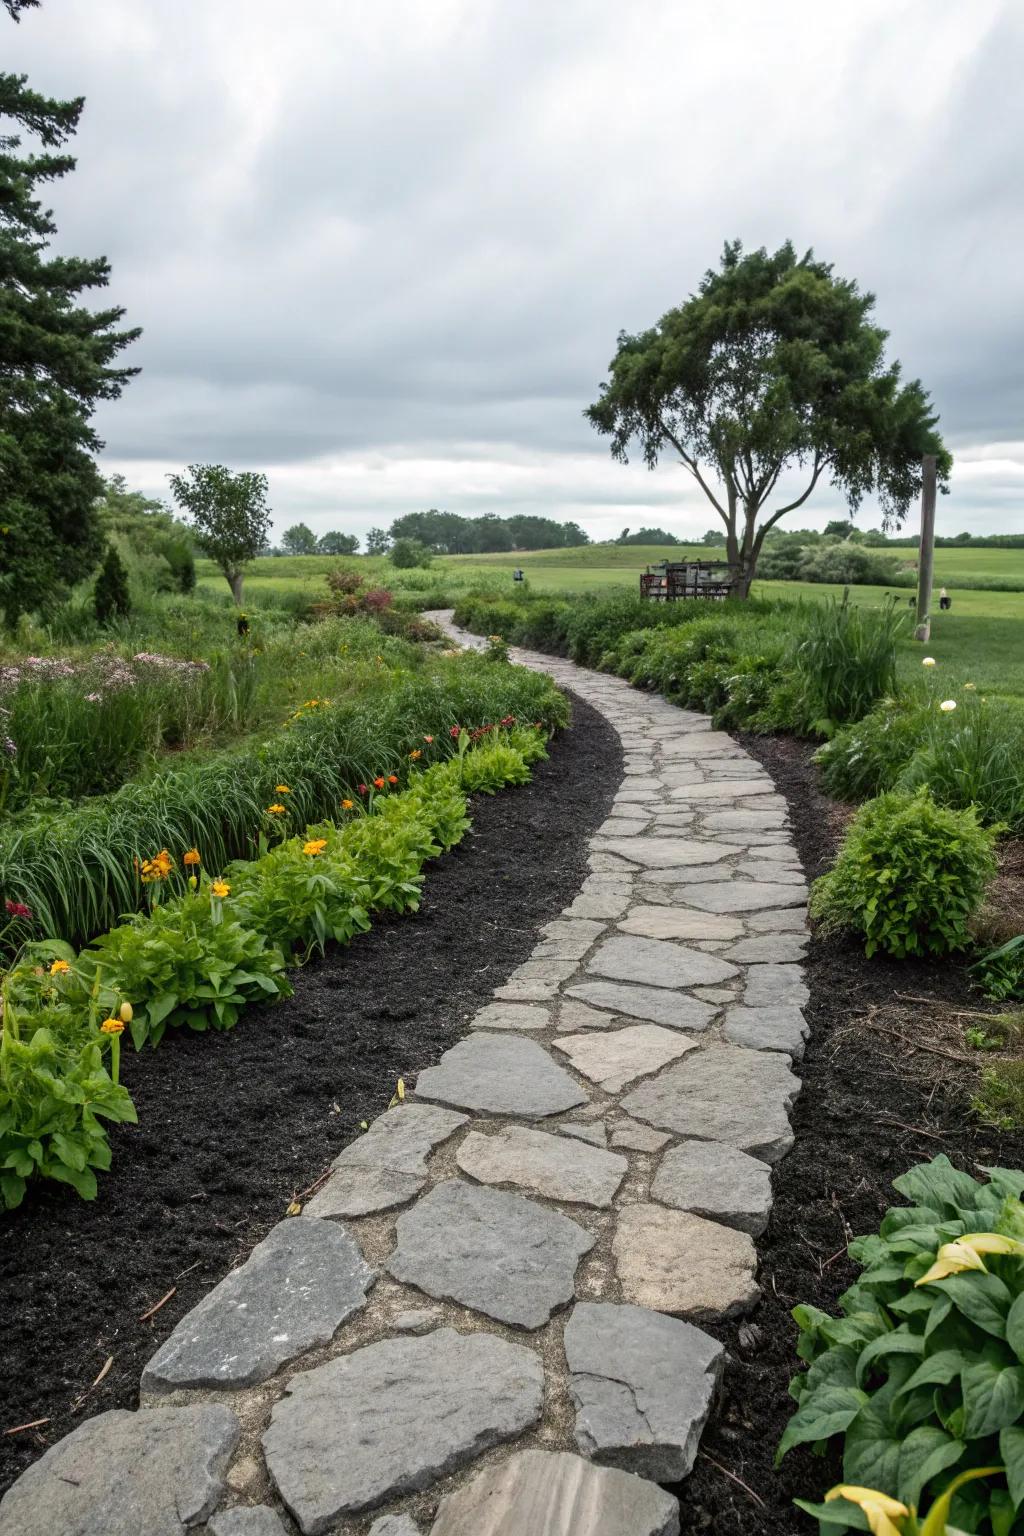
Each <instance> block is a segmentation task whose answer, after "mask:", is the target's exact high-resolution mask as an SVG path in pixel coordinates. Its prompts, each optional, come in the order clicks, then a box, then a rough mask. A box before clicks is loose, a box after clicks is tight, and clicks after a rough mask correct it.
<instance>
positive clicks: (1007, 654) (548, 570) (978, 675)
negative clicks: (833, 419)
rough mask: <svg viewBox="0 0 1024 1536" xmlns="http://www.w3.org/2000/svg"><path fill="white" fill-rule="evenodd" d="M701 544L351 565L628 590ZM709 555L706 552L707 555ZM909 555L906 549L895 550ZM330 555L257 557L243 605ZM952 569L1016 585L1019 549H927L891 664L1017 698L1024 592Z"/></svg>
mask: <svg viewBox="0 0 1024 1536" xmlns="http://www.w3.org/2000/svg"><path fill="white" fill-rule="evenodd" d="M707 553H708V551H707V550H706V549H704V548H702V547H701V546H698V545H689V546H682V545H680V546H675V547H664V546H629V545H626V546H617V545H585V546H583V547H582V548H580V549H546V550H539V551H536V552H535V553H532V554H531V553H523V554H498V555H452V556H446V557H439V558H437V559H435V560H434V562H433V564H432V565H431V567H430V570H429V573H428V572H424V571H414V572H404V571H396V570H395V569H394V568H393V566H391V565H390V563H389V562H388V561H387V560H386V559H383V558H372V559H371V558H369V557H367V556H361V557H359V558H358V560H357V561H356V562H355V563H357V564H358V565H359V566H361V567H363V568H364V569H365V570H366V571H367V573H368V574H370V575H371V576H373V578H374V579H376V580H380V581H381V582H382V583H383V582H387V584H388V585H390V586H393V587H401V586H403V585H404V584H405V582H406V580H407V579H409V581H410V584H415V585H417V586H419V587H422V586H423V585H425V584H426V579H427V578H428V576H429V578H430V580H432V581H436V583H437V585H438V586H443V585H445V584H446V583H448V584H450V585H451V586H452V587H458V588H461V589H463V590H466V589H468V588H469V587H471V586H473V585H474V583H475V582H478V581H483V582H485V583H486V584H487V585H488V586H493V585H496V584H498V585H500V586H502V587H507V590H508V592H509V594H510V595H511V593H512V592H513V590H514V588H513V584H512V571H513V570H514V569H515V567H516V566H517V565H518V566H521V567H522V569H523V571H524V572H525V574H526V578H527V582H528V586H529V590H531V591H533V592H551V593H555V592H564V593H567V594H568V593H580V592H600V591H609V590H611V589H612V588H614V587H623V588H626V589H627V590H630V589H631V590H634V591H635V590H636V587H637V584H638V581H639V577H640V572H641V571H642V570H644V568H645V567H646V566H647V565H648V564H649V563H652V562H654V561H657V560H663V559H665V558H666V557H671V558H672V559H693V558H695V557H696V556H697V555H698V554H699V555H706V554H707ZM712 553H714V552H712ZM897 553H899V554H900V555H906V556H907V559H908V561H912V560H913V558H914V553H915V552H914V551H913V550H900V551H897ZM336 563H337V562H336V561H335V560H334V559H332V558H331V557H329V556H326V555H295V556H282V557H280V558H268V559H263V560H257V561H255V562H254V564H253V565H252V566H251V567H250V569H249V572H248V574H247V576H246V596H247V599H248V601H250V602H258V601H259V600H260V599H261V598H263V599H265V600H271V601H272V600H273V598H274V597H276V596H278V595H286V594H289V593H300V592H308V593H316V594H318V595H319V594H322V593H325V588H324V585H323V578H324V573H325V572H326V571H327V570H328V569H330V567H331V566H332V565H334V564H336ZM957 573H959V575H960V576H961V577H965V576H971V575H973V576H979V577H980V576H988V577H1004V578H1005V577H1010V578H1018V577H1019V578H1020V580H1021V582H1022V584H1024V550H1019V549H960V548H956V549H937V550H936V551H935V579H936V588H937V587H938V586H940V585H943V584H945V585H946V586H947V587H948V588H949V590H950V593H951V595H952V597H953V608H952V611H951V612H950V613H948V614H942V613H939V611H938V601H937V598H938V593H937V591H936V602H935V605H934V606H935V612H934V617H933V621H932V639H931V640H930V642H929V644H928V646H927V647H926V648H924V647H922V646H920V645H919V644H918V643H917V642H915V641H914V640H913V639H911V638H909V636H910V634H911V633H912V626H911V611H910V609H909V607H908V608H907V635H908V638H907V639H905V640H904V641H903V642H902V644H901V647H900V670H901V674H903V675H904V676H905V677H906V678H907V679H909V678H910V677H912V676H917V675H919V674H918V668H919V667H920V659H921V656H922V654H925V653H926V654H928V655H930V656H934V657H935V660H936V661H937V662H938V663H939V670H937V671H936V673H935V674H934V676H935V678H936V681H938V679H940V678H946V677H948V679H949V684H950V692H951V693H952V692H953V691H954V690H955V688H957V687H959V686H961V685H962V684H963V683H964V682H972V683H974V684H975V685H976V686H977V687H978V688H979V689H981V690H982V691H987V692H989V693H992V694H1013V695H1017V696H1020V697H1024V591H1022V592H992V591H982V590H971V589H967V588H959V589H958V587H957V585H956V577H957ZM199 577H200V585H201V586H203V587H208V588H210V589H211V590H213V591H217V592H226V590H227V587H226V583H225V582H224V579H223V577H221V576H220V575H219V574H218V573H217V572H216V571H215V569H214V567H213V565H212V564H211V562H210V561H207V560H204V561H200V562H199ZM755 590H756V593H757V595H758V596H760V597H779V598H786V599H789V600H793V599H797V598H801V599H805V600H807V601H812V602H820V601H821V600H822V599H823V598H825V597H827V596H828V595H829V594H830V593H832V594H835V595H837V596H838V595H840V594H841V592H842V588H841V587H839V586H826V585H823V584H820V583H813V582H798V581H764V582H758V583H757V584H756V588H755ZM893 592H894V595H895V596H896V599H897V601H898V602H899V603H900V604H901V605H902V606H906V605H907V600H908V598H909V597H910V596H911V592H910V591H909V590H908V589H906V588H894V589H893ZM885 595H886V589H885V588H884V587H851V588H850V597H851V599H852V601H854V602H858V603H877V602H881V601H882V600H883V599H884V597H885Z"/></svg>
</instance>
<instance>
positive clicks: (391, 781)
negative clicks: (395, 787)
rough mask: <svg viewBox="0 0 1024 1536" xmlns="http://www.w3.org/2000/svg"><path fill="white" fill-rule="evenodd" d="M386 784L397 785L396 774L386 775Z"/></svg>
mask: <svg viewBox="0 0 1024 1536" xmlns="http://www.w3.org/2000/svg"><path fill="white" fill-rule="evenodd" d="M388 783H389V784H397V783H398V774H397V773H389V774H388Z"/></svg>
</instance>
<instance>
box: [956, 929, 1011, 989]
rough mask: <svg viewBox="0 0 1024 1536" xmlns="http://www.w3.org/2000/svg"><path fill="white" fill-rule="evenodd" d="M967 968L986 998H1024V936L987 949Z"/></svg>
mask: <svg viewBox="0 0 1024 1536" xmlns="http://www.w3.org/2000/svg"><path fill="white" fill-rule="evenodd" d="M968 969H969V970H970V973H971V975H972V976H973V978H974V980H975V982H976V984H977V985H978V986H979V987H980V988H981V990H982V991H983V992H984V994H985V996H986V997H991V998H994V999H995V1000H996V1001H997V1002H1002V1001H1003V999H1004V998H1020V999H1024V933H1022V934H1017V936H1016V937H1015V938H1012V939H1008V940H1007V942H1006V943H1005V944H1000V945H999V947H998V948H997V949H990V950H988V951H987V953H986V954H984V955H982V956H981V958H980V959H979V960H976V961H975V962H974V964H973V965H972V966H969V967H968Z"/></svg>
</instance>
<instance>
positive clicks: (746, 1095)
mask: <svg viewBox="0 0 1024 1536" xmlns="http://www.w3.org/2000/svg"><path fill="white" fill-rule="evenodd" d="M799 1091H800V1082H799V1079H798V1078H796V1077H794V1075H793V1073H792V1072H791V1071H790V1070H789V1063H788V1061H787V1060H786V1059H785V1057H784V1056H782V1055H780V1054H778V1053H777V1052H774V1051H750V1050H745V1049H743V1048H742V1047H741V1046H738V1045H710V1046H708V1047H707V1049H705V1050H702V1051H699V1052H694V1053H693V1055H691V1056H689V1057H688V1058H687V1059H686V1060H685V1061H681V1062H680V1063H679V1065H678V1066H676V1067H669V1068H668V1069H667V1070H666V1071H665V1072H663V1073H662V1074H661V1076H660V1077H657V1078H654V1079H653V1080H652V1081H651V1082H647V1083H640V1084H639V1085H638V1086H637V1087H636V1088H633V1089H632V1090H631V1091H630V1092H629V1093H628V1094H627V1095H626V1097H625V1098H624V1099H623V1100H622V1108H623V1109H624V1110H625V1111H626V1113H627V1114H628V1115H631V1116H632V1117H633V1118H634V1119H636V1120H644V1121H646V1122H647V1123H648V1124H649V1125H655V1126H657V1127H658V1128H659V1130H665V1131H674V1132H675V1133H676V1135H677V1136H686V1137H688V1138H691V1139H696V1140H698V1141H722V1142H725V1143H726V1144H727V1145H729V1146H732V1147H739V1149H740V1151H741V1152H749V1153H750V1155H751V1156H752V1157H759V1158H761V1159H762V1160H763V1161H764V1162H766V1163H775V1162H778V1160H779V1158H780V1157H784V1156H785V1155H786V1153H787V1152H788V1151H789V1149H790V1147H791V1146H792V1145H793V1132H792V1129H791V1128H790V1124H789V1110H790V1107H791V1106H792V1104H793V1101H794V1099H795V1098H796V1096H797V1094H798V1093H799Z"/></svg>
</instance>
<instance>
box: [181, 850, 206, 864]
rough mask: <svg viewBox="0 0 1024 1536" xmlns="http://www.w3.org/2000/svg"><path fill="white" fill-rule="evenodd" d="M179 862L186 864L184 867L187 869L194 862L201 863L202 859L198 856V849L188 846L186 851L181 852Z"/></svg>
mask: <svg viewBox="0 0 1024 1536" xmlns="http://www.w3.org/2000/svg"><path fill="white" fill-rule="evenodd" d="M181 862H182V863H183V864H184V865H185V866H186V868H189V869H190V868H192V866H193V865H195V864H201V863H202V862H203V861H202V859H201V858H200V857H199V849H198V848H190V849H189V850H188V852H187V853H183V854H182V856H181Z"/></svg>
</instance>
